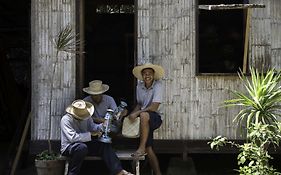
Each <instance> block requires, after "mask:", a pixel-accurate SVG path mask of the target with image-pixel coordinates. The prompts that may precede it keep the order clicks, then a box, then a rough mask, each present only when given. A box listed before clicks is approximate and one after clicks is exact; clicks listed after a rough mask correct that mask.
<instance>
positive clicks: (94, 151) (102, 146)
mask: <svg viewBox="0 0 281 175" xmlns="http://www.w3.org/2000/svg"><path fill="white" fill-rule="evenodd" d="M87 145H88V148H89V154H90V155H96V156H100V157H101V158H102V159H103V160H104V162H105V164H106V166H107V168H108V169H109V171H110V173H111V174H113V175H116V174H118V173H119V172H121V171H122V170H123V168H122V166H121V162H120V160H119V159H118V157H117V155H116V153H115V151H114V150H113V149H112V147H111V144H109V143H102V142H99V141H97V140H93V141H91V142H88V143H87Z"/></svg>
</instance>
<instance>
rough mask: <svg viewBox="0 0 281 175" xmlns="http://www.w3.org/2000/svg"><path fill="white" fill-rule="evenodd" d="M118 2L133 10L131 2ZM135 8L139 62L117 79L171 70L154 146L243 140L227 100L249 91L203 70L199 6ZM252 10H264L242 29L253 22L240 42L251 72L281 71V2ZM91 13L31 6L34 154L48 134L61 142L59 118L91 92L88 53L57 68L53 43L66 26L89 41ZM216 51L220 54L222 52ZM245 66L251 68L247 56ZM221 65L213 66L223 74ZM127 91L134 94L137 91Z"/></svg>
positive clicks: (150, 2) (81, 6)
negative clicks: (147, 69)
mask: <svg viewBox="0 0 281 175" xmlns="http://www.w3.org/2000/svg"><path fill="white" fill-rule="evenodd" d="M112 1H114V0H108V1H106V2H108V3H109V4H110V3H112ZM118 2H119V3H127V1H126V0H124V2H123V1H122V0H119V1H118ZM130 3H132V4H133V7H134V18H133V19H134V22H133V25H134V32H133V34H134V38H133V39H134V48H133V51H134V52H133V55H134V56H133V58H132V60H133V61H132V62H131V63H130V66H127V67H125V68H124V67H122V66H120V65H118V66H119V67H120V68H119V71H122V70H121V69H126V70H128V71H127V74H128V72H129V74H130V71H131V70H132V67H133V66H134V65H137V64H141V63H146V62H152V63H155V64H159V65H161V66H163V68H164V69H165V76H164V78H163V84H164V102H163V103H162V105H161V114H162V115H163V116H164V121H163V124H162V126H161V127H160V128H159V129H158V130H157V131H156V132H155V139H156V140H158V141H160V142H161V143H163V142H165V141H166V142H169V143H170V142H171V140H172V142H174V143H183V144H185V143H186V144H187V145H188V142H189V141H191V142H194V141H208V140H210V139H211V138H213V137H215V136H217V135H224V136H227V137H228V138H229V139H234V140H235V139H240V136H239V133H238V132H237V127H236V126H235V125H234V124H233V122H232V120H233V118H234V116H235V115H236V114H237V112H238V110H239V109H236V108H231V109H229V108H224V107H221V105H222V102H223V101H224V100H226V99H230V98H231V97H232V94H231V92H230V90H243V86H242V84H241V82H240V80H239V78H238V76H237V70H238V69H237V70H236V71H233V72H231V73H228V72H227V73H225V72H223V71H221V72H208V71H207V69H205V68H202V69H200V67H199V64H200V63H201V62H200V60H199V57H200V55H201V54H203V52H204V51H203V50H200V49H199V48H200V41H201V40H202V38H201V37H200V35H201V34H202V33H200V24H201V23H200V19H201V18H199V15H200V14H202V13H205V12H203V10H200V8H199V5H200V1H199V0H134V1H133V0H132V2H130ZM202 3H203V2H202ZM248 3H249V4H263V5H265V7H264V8H252V9H251V13H248V14H249V15H248V17H247V16H246V17H245V15H244V17H243V19H244V22H245V21H247V20H246V19H248V22H249V23H248V24H249V26H248V27H247V26H246V22H245V26H246V27H243V37H244V39H243V40H242V41H243V42H241V45H242V46H243V47H244V46H245V43H246V41H248V47H247V49H245V48H246V47H244V50H246V51H247V57H246V61H247V63H246V67H247V69H248V68H249V67H250V66H252V67H255V68H259V69H263V68H270V67H275V68H281V10H280V9H281V1H279V0H268V1H264V0H249V2H248ZM85 4H86V5H85ZM86 8H87V0H39V1H38V0H31V23H32V24H31V38H32V66H31V70H32V97H31V98H32V122H31V124H32V129H31V143H33V146H35V144H37V143H38V142H41V141H46V140H47V139H48V136H49V134H50V138H51V139H52V140H59V139H60V126H59V123H60V119H61V116H62V115H63V114H64V112H65V108H66V106H67V105H69V104H70V103H71V101H72V100H74V99H75V98H81V89H82V87H83V86H85V85H87V82H86V81H85V78H84V77H85V71H84V69H85V62H87V59H91V58H89V55H87V54H84V53H83V49H85V48H84V46H80V47H79V48H77V50H79V51H80V52H79V54H73V53H60V55H59V57H60V59H59V61H58V62H57V64H56V63H55V49H54V47H53V42H52V40H51V39H50V38H52V37H53V36H55V35H56V34H57V33H58V31H59V30H60V29H61V28H62V27H63V26H65V25H67V24H70V25H71V26H73V28H74V29H75V31H76V32H77V33H79V34H80V35H79V37H80V38H79V39H82V40H83V39H85V38H87V37H88V36H89V35H86V34H85V33H84V31H85V30H86V29H87V27H89V26H88V23H87V22H89V20H88V19H89V18H85V16H86V15H85V14H87V13H90V12H85V11H86V10H85V9H86ZM201 12H202V13H201ZM244 12H245V9H244V11H243V14H245V13H244ZM249 16H250V18H249ZM86 17H87V16H86ZM213 22H214V23H215V22H216V19H214V21H213ZM209 23H210V22H209ZM243 24H244V23H243ZM202 35H203V34H202ZM246 38H247V39H246ZM94 39H95V38H93V40H94ZM203 39H204V38H203ZM202 42H203V41H202ZM86 45H87V43H86ZM85 47H87V46H85ZM215 51H216V52H221V50H220V49H217V50H215ZM237 59H238V58H237ZM239 59H240V58H239ZM241 60H242V61H243V60H245V56H244V57H243V56H242V57H241ZM216 61H217V60H213V63H212V64H213V65H215V67H216V64H217V66H218V67H219V66H220V64H219V62H217V63H216ZM55 65H56V71H55V74H54V75H55V76H54V79H53V81H51V80H52V78H51V77H52V69H53V66H55ZM110 65H111V64H110V63H108V66H109V67H110ZM241 65H243V63H241ZM244 65H245V64H244ZM110 68H111V67H110ZM104 69H108V67H104ZM129 76H131V77H132V74H131V75H129ZM112 79H118V76H115V77H114V76H112ZM130 82H134V81H130ZM129 86H131V87H132V89H134V86H135V84H134V83H131V85H129ZM120 88H121V87H120ZM51 91H53V92H51Z"/></svg>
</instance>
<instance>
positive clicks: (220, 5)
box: [199, 4, 265, 10]
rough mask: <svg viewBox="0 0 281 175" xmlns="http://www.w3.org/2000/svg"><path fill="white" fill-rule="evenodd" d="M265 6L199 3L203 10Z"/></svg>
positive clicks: (262, 5) (258, 6) (260, 6)
mask: <svg viewBox="0 0 281 175" xmlns="http://www.w3.org/2000/svg"><path fill="white" fill-rule="evenodd" d="M250 8H265V5H264V4H219V5H199V9H202V10H231V9H250Z"/></svg>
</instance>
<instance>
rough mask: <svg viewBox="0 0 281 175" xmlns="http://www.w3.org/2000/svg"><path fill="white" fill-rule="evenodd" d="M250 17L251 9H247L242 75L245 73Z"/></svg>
mask: <svg viewBox="0 0 281 175" xmlns="http://www.w3.org/2000/svg"><path fill="white" fill-rule="evenodd" d="M251 16H252V9H250V8H249V9H247V20H246V30H245V40H244V57H243V69H242V71H243V73H244V74H245V73H246V72H247V62H248V48H249V33H250V23H251Z"/></svg>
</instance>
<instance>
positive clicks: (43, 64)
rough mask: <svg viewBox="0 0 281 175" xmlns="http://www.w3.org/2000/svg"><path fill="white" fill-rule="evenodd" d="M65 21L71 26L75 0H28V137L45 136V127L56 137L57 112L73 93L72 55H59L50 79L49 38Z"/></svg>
mask: <svg viewBox="0 0 281 175" xmlns="http://www.w3.org/2000/svg"><path fill="white" fill-rule="evenodd" d="M67 24H70V25H73V26H74V29H75V0H31V38H32V49H31V52H32V63H31V64H32V65H31V69H32V72H31V74H32V96H31V99H32V100H31V101H32V102H31V110H32V126H31V127H32V128H31V130H32V132H31V139H32V140H47V139H48V135H49V134H48V131H49V128H51V139H59V138H60V119H61V115H62V113H64V109H65V107H66V105H68V104H69V103H70V102H71V101H72V100H73V99H74V96H75V55H72V54H66V53H61V54H60V55H59V61H58V63H57V67H56V72H55V74H54V81H53V83H52V82H51V79H52V78H51V77H52V72H53V67H54V65H55V60H56V58H55V51H56V50H55V49H54V43H53V42H52V40H53V37H54V36H56V34H57V33H58V32H59V30H60V29H61V28H63V27H64V26H66V25H67ZM51 86H53V94H52V97H51V92H50V91H51ZM50 101H52V102H51V111H50V103H49V102H50ZM49 124H51V127H49V126H50V125H49Z"/></svg>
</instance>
